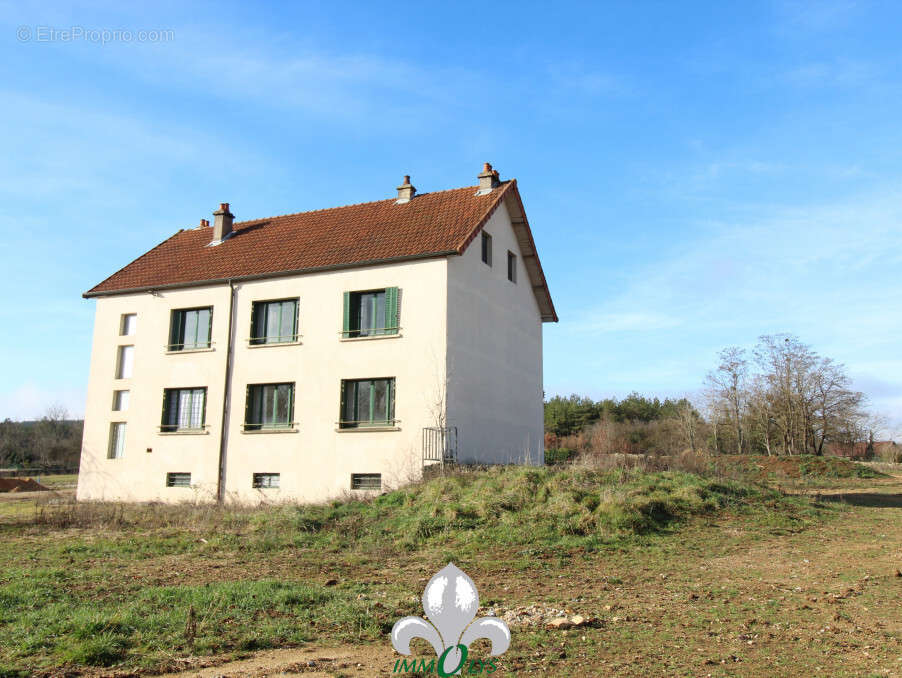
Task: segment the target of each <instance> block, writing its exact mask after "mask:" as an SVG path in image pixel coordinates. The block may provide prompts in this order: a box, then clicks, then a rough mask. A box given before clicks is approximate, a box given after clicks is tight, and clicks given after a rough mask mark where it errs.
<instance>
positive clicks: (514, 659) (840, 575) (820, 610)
mask: <svg viewBox="0 0 902 678" xmlns="http://www.w3.org/2000/svg"><path fill="white" fill-rule="evenodd" d="M850 485H851V486H850V487H846V488H835V489H823V488H821V489H816V490H810V489H804V488H803V489H801V490H799V491H803V492H806V493H816V494H817V495H819V496H820V499H821V500H822V501H823V502H824V503H825V504H827V505H835V506H836V507H838V508H839V509H840V510H839V511H838V514H837V515H835V516H834V517H833V518H831V519H830V520H827V521H825V522H824V523H823V524H819V525H817V526H815V527H810V528H808V529H805V530H803V531H800V532H795V533H784V534H761V533H752V532H747V531H746V528H745V526H744V524H743V522H742V521H741V520H738V519H730V518H721V519H718V520H717V521H716V522H715V521H707V522H701V523H699V524H697V525H692V526H688V527H685V528H684V529H683V531H682V532H681V536H680V538H679V539H674V540H672V543H669V545H668V546H666V547H664V548H662V549H660V550H657V549H656V550H650V551H649V552H648V553H644V554H640V557H638V558H637V555H636V554H635V553H628V552H619V553H618V552H613V553H612V552H594V553H585V554H580V553H570V554H559V555H558V556H556V558H557V560H556V562H554V563H551V564H550V566H549V567H548V568H546V569H545V570H543V571H541V572H537V571H523V570H520V569H517V568H514V567H510V568H508V567H504V566H503V565H502V566H499V564H498V563H499V562H500V563H503V562H504V559H503V557H502V558H501V559H500V560H495V561H494V562H493V563H485V564H482V565H481V564H479V563H473V564H470V565H469V566H468V567H467V568H466V571H467V572H468V574H470V576H471V577H472V578H473V579H474V581H476V582H477V584H478V587H479V590H480V595H481V596H482V597H483V600H486V599H487V598H489V597H491V600H492V604H493V605H494V606H495V608H496V612H497V613H498V614H501V613H502V612H503V611H504V610H505V609H507V608H512V607H514V606H520V605H534V604H539V605H542V604H544V605H555V606H560V607H561V608H564V609H567V610H570V611H572V612H573V613H579V614H584V615H588V616H593V617H596V618H597V620H598V622H597V623H596V624H594V625H593V626H592V627H589V628H583V629H573V630H570V631H558V630H554V631H552V630H548V629H545V628H544V627H516V626H515V627H513V628H512V644H511V648H510V650H509V651H508V652H507V653H506V654H505V655H504V656H503V657H501V659H500V661H499V665H498V671H497V672H496V673H495V675H500V676H504V675H549V676H552V675H553V676H564V675H566V676H610V675H618V676H677V675H678V676H762V677H763V676H801V675H823V676H886V677H888V678H900V677H902V606H900V601H902V475H895V476H893V477H891V478H886V479H878V480H872V481H866V482H865V481H856V482H853V481H850ZM547 557H550V556H547ZM496 558H497V554H496ZM170 565H173V563H170ZM272 567H273V569H274V570H279V569H281V570H282V571H286V570H290V569H291V565H290V563H289V562H287V561H286V560H282V559H280V558H275V559H274V562H273V563H272ZM335 574H336V576H338V577H340V578H354V579H357V580H360V579H366V578H369V579H370V580H372V578H373V577H374V576H375V577H380V576H381V577H390V576H391V577H395V576H397V577H399V578H401V579H407V580H409V582H410V587H411V589H412V590H414V592H415V593H416V594H417V595H419V594H420V592H421V589H422V586H423V583H422V582H423V581H424V575H426V574H428V573H426V572H425V571H423V570H422V568H409V569H407V568H405V567H404V566H403V564H402V563H395V562H387V563H385V564H384V569H383V570H382V571H381V572H374V571H372V569H371V567H370V568H364V569H361V568H360V567H359V566H352V565H350V564H348V566H347V569H345V570H343V571H339V572H336V573H335ZM161 576H162V573H161ZM502 601H503V602H502ZM417 642H419V641H417ZM414 647H415V656H420V657H426V658H427V660H428V657H429V654H428V652H427V647H426V646H425V645H414ZM477 649H480V648H477ZM481 649H482V650H483V652H482V654H483V655H484V654H485V652H484V650H485V648H484V647H483V648H481ZM398 657H399V655H397V654H396V653H394V651H393V650H392V648H391V646H390V642H389V639H388V637H387V636H386V638H385V640H384V642H383V643H379V644H376V645H360V646H352V645H348V646H340V647H335V646H331V645H329V644H322V645H311V646H308V647H302V648H298V649H281V650H267V651H263V652H259V653H256V654H252V655H249V656H247V657H245V658H242V659H240V660H238V661H228V660H227V659H226V658H222V657H221V658H215V657H214V658H210V657H207V658H185V659H184V660H182V661H184V664H185V670H184V671H182V672H181V673H178V674H167V675H168V676H176V675H177V676H183V677H184V676H204V677H206V678H212V677H213V676H222V677H224V678H233V677H238V676H250V677H253V678H262V677H264V676H285V675H298V674H303V675H305V676H323V677H326V676H329V677H332V678H334V677H337V676H358V675H359V676H377V675H391V671H392V667H393V665H394V662H395V660H396V659H397V658H398ZM217 662H220V663H218V664H217ZM96 675H104V674H100V673H99V674H96ZM107 675H115V674H107Z"/></svg>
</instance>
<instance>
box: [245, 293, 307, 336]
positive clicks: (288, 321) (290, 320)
mask: <svg viewBox="0 0 902 678" xmlns="http://www.w3.org/2000/svg"><path fill="white" fill-rule="evenodd" d="M297 340H298V300H297V299H278V300H276V301H255V302H254V304H253V307H252V310H251V338H250V343H251V345H252V346H260V345H262V344H285V343H290V342H294V341H297Z"/></svg>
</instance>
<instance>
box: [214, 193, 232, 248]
mask: <svg viewBox="0 0 902 678" xmlns="http://www.w3.org/2000/svg"><path fill="white" fill-rule="evenodd" d="M234 220H235V215H234V214H232V213H231V212H230V211H229V203H227V202H223V203H220V204H219V209H218V210H216V211H215V212H213V242H214V243H217V244H218V243H220V242H222V241H223V240H225V239H226V238H227V237H228V236H229V234H230V233H231V232H232V223H233V222H234Z"/></svg>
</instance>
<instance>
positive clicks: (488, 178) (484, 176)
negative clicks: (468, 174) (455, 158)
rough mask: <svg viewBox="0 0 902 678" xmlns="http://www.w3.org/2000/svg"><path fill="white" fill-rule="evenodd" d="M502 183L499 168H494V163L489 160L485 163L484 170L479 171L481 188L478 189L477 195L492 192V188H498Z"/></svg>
mask: <svg viewBox="0 0 902 678" xmlns="http://www.w3.org/2000/svg"><path fill="white" fill-rule="evenodd" d="M500 185H501V179H500V177H499V176H498V170H493V169H492V164H491V163H488V162H487V163H486V164H485V165H483V167H482V172H480V173H479V190H478V191H476V195H485V194H486V193H491V192H492V189H494V188H498V186H500Z"/></svg>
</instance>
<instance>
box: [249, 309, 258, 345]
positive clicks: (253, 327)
mask: <svg viewBox="0 0 902 678" xmlns="http://www.w3.org/2000/svg"><path fill="white" fill-rule="evenodd" d="M259 305H260V304H258V303H257V302H256V301H254V302H252V303H251V332H250V334H248V335H247V336H249V337H250V338H251V341H250V343H251V344H259V343H260V342H259V341H257V339H256V336H257V335H256V331H257V307H258V306H259Z"/></svg>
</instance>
